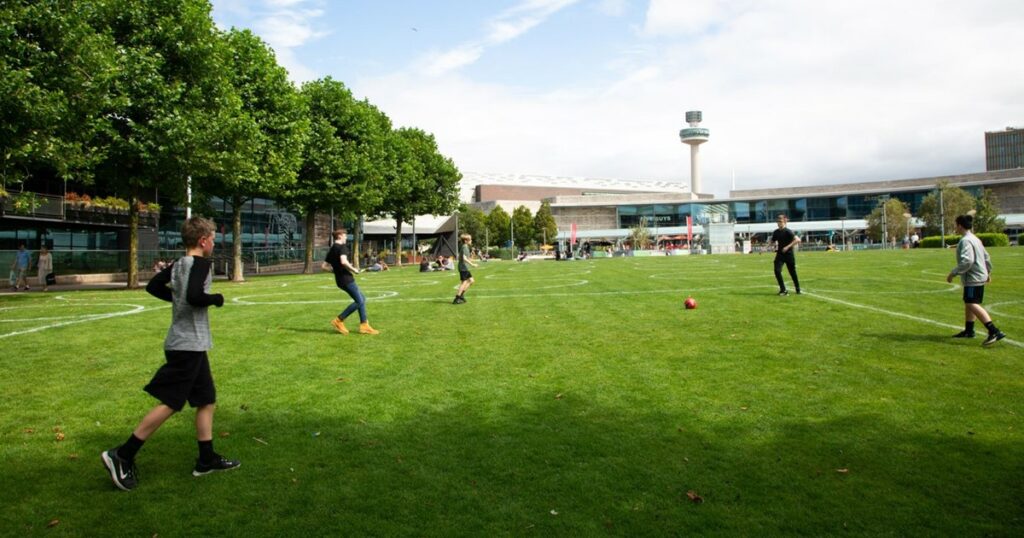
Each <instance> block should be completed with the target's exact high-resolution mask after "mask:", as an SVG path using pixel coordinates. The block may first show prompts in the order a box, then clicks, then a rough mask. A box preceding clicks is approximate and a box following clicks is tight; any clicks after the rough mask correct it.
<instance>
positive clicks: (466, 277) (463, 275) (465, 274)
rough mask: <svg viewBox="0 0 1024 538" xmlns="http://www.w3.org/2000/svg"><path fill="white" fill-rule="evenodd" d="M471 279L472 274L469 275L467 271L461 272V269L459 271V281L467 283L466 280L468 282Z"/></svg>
mask: <svg viewBox="0 0 1024 538" xmlns="http://www.w3.org/2000/svg"><path fill="white" fill-rule="evenodd" d="M471 278H473V273H470V272H469V271H463V270H462V269H459V279H461V280H462V281H463V282H465V281H467V280H469V279H471Z"/></svg>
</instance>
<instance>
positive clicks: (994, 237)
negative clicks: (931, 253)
mask: <svg viewBox="0 0 1024 538" xmlns="http://www.w3.org/2000/svg"><path fill="white" fill-rule="evenodd" d="M978 239H981V244H982V245H985V246H986V247H1007V246H1010V238H1009V237H1008V236H1007V235H1006V234H1002V233H981V234H978ZM959 241H960V236H959V235H947V236H946V246H952V245H955V244H957V243H958V242H959ZM941 242H942V238H941V237H939V236H937V235H932V236H928V237H925V238H923V239H921V247H922V248H939V245H940V244H941Z"/></svg>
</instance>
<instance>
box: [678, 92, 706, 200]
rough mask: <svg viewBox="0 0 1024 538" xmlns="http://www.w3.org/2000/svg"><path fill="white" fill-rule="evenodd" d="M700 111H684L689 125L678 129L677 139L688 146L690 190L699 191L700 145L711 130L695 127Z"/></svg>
mask: <svg viewBox="0 0 1024 538" xmlns="http://www.w3.org/2000/svg"><path fill="white" fill-rule="evenodd" d="M701 119H702V118H701V112H700V111H699V110H691V111H689V112H687V113H686V123H689V124H690V126H689V127H687V128H686V129H682V130H680V131H679V140H680V141H681V142H682V143H683V144H689V146H690V192H691V193H692V194H697V193H699V192H700V191H701V190H702V189H701V184H700V145H701V144H703V143H704V142H707V141H708V136H710V135H711V131H709V130H707V129H704V128H702V127H697V125H699V124H700V122H701Z"/></svg>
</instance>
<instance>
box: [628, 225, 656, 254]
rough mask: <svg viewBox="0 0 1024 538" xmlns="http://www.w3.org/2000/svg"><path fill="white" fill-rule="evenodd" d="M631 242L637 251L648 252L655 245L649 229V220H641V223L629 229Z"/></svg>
mask: <svg viewBox="0 0 1024 538" xmlns="http://www.w3.org/2000/svg"><path fill="white" fill-rule="evenodd" d="M629 242H630V244H632V245H633V248H634V249H636V250H646V249H647V248H648V247H650V246H651V244H652V243H654V238H653V237H652V236H651V231H650V230H649V229H648V228H647V219H646V218H642V219H640V223H639V224H637V225H636V226H633V227H632V228H630V229H629Z"/></svg>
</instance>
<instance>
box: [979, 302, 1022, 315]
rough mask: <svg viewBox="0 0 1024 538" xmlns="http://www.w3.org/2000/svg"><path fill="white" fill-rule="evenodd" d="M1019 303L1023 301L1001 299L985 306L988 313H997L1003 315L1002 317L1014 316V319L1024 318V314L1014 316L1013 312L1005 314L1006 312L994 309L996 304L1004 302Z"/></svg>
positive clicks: (1004, 303)
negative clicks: (1001, 300)
mask: <svg viewBox="0 0 1024 538" xmlns="http://www.w3.org/2000/svg"><path fill="white" fill-rule="evenodd" d="M1021 303H1024V301H1003V302H1001V303H992V304H990V305H988V306H987V307H986V309H987V310H988V311H989V312H990V313H993V314H998V315H1000V316H1003V317H1007V318H1014V319H1024V316H1015V315H1013V314H1007V313H1006V312H1000V311H998V310H996V307H997V306H1002V305H1006V304H1021Z"/></svg>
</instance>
